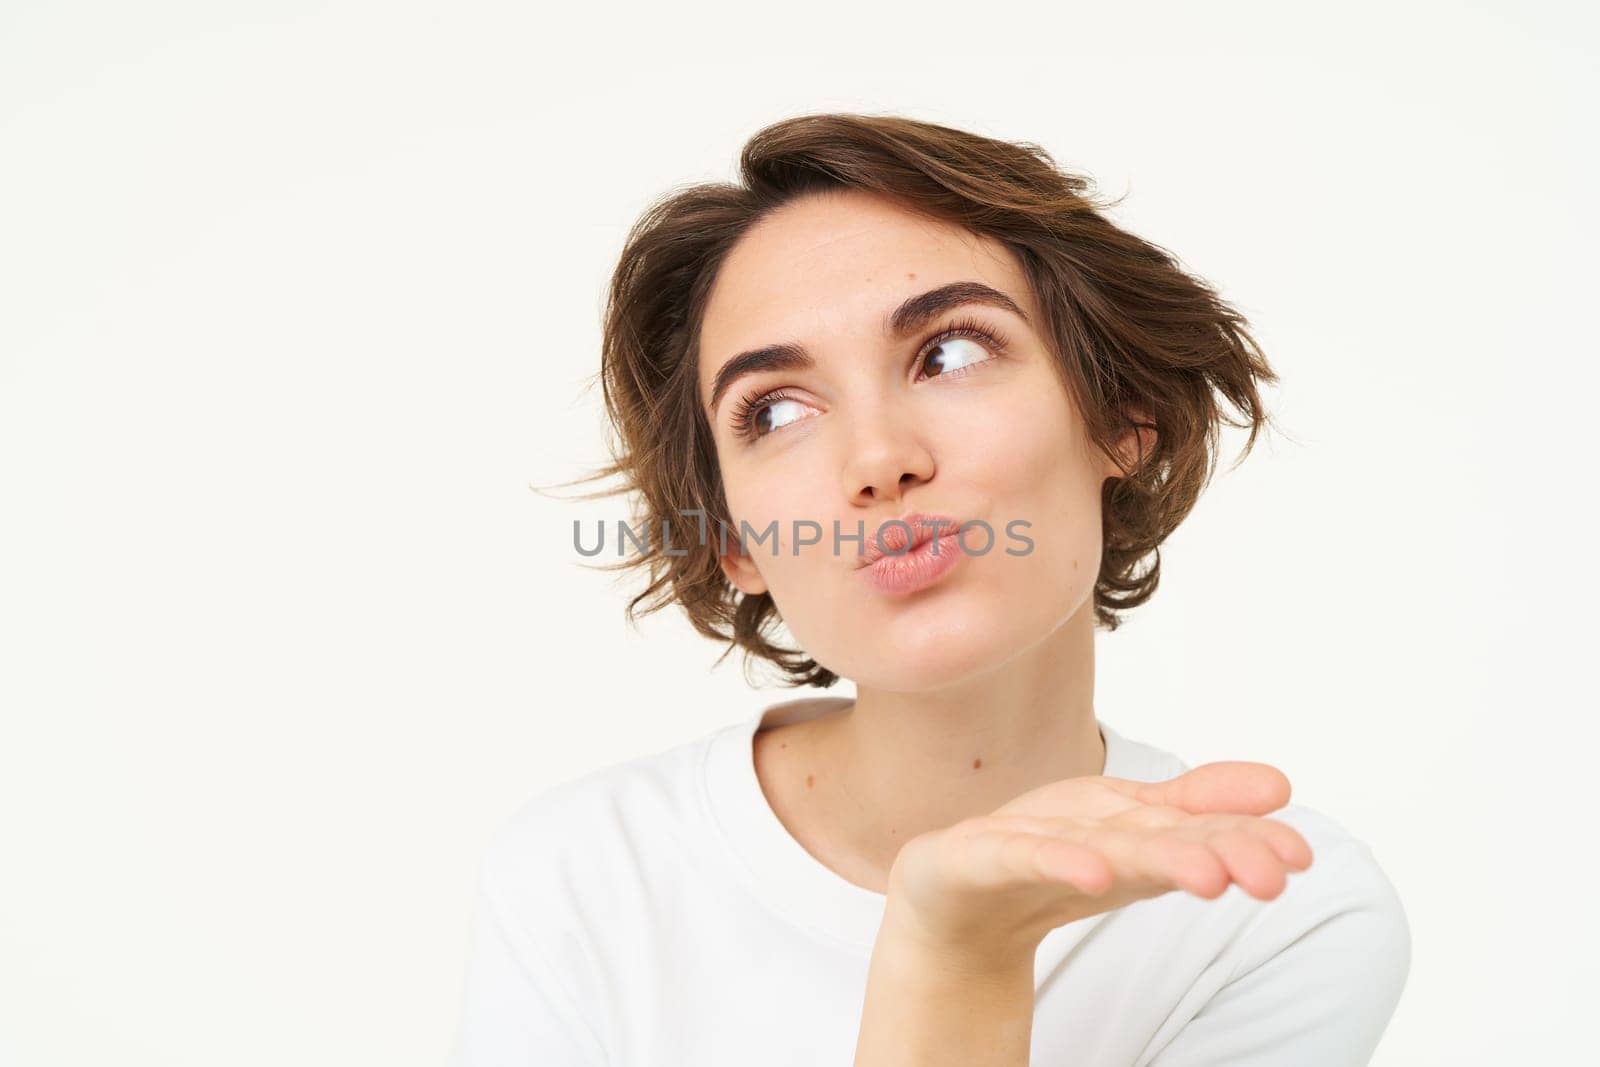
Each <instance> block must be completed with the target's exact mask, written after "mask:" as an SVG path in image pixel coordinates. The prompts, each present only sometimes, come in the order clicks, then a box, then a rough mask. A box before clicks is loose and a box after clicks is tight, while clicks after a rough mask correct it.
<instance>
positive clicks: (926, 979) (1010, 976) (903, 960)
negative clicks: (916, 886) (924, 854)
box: [855, 910, 1038, 1067]
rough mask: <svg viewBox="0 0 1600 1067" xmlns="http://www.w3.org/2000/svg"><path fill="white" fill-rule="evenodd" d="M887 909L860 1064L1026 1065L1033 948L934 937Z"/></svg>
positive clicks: (875, 954)
mask: <svg viewBox="0 0 1600 1067" xmlns="http://www.w3.org/2000/svg"><path fill="white" fill-rule="evenodd" d="M904 919H905V917H904V916H902V915H901V914H900V913H898V912H895V913H894V914H891V913H890V910H886V912H885V916H884V923H883V925H882V926H881V927H880V929H879V932H878V938H877V941H876V942H875V943H874V945H873V950H872V961H871V964H870V966H869V968H868V973H867V990H866V1001H865V1004H864V1005H863V1010H862V1017H861V1030H860V1033H859V1035H858V1036H857V1042H856V1057H855V1067H912V1065H915V1067H943V1065H946V1064H948V1065H950V1067H955V1065H957V1064H959V1065H962V1067H966V1065H969V1064H972V1063H983V1064H986V1065H993V1067H1012V1065H1014V1067H1025V1065H1026V1064H1027V1062H1028V1053H1029V1047H1030V1043H1031V1040H1032V1035H1033V999H1034V989H1033V968H1034V953H1033V950H1034V949H1036V948H1037V947H1038V946H1037V944H1035V945H1033V946H1032V947H1031V948H1027V947H1024V946H1021V945H1016V946H998V945H986V946H970V945H954V944H946V943H943V942H940V941H937V940H930V939H929V938H927V937H926V936H925V934H924V933H923V932H922V931H920V930H918V929H917V928H916V927H915V926H914V924H908V923H906V922H905V921H904Z"/></svg>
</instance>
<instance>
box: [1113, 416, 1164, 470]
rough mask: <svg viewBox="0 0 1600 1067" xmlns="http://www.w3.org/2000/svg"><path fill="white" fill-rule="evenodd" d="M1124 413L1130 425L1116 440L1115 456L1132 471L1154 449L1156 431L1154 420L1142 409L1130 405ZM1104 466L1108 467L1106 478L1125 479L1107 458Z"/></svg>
mask: <svg viewBox="0 0 1600 1067" xmlns="http://www.w3.org/2000/svg"><path fill="white" fill-rule="evenodd" d="M1124 411H1125V412H1126V414H1127V418H1128V421H1129V423H1130V424H1131V425H1129V426H1128V428H1127V429H1125V430H1124V431H1123V432H1122V434H1121V436H1120V437H1118V438H1117V454H1118V456H1119V457H1120V458H1121V460H1122V462H1123V465H1124V466H1125V467H1126V468H1127V469H1129V470H1133V469H1135V468H1137V467H1138V466H1139V464H1140V463H1141V462H1142V461H1143V459H1144V457H1145V456H1148V455H1149V454H1150V452H1151V450H1152V449H1154V448H1155V443H1156V429H1155V425H1154V420H1153V419H1151V418H1150V415H1149V413H1148V412H1146V411H1145V410H1144V408H1142V407H1139V406H1138V405H1135V404H1130V405H1128V406H1127V407H1126V408H1125V409H1124ZM1106 465H1107V467H1108V470H1107V471H1106V476H1107V477H1108V478H1121V477H1125V476H1124V475H1123V473H1122V471H1120V470H1118V469H1117V467H1116V464H1115V462H1113V461H1112V460H1111V459H1110V458H1109V457H1107V460H1106Z"/></svg>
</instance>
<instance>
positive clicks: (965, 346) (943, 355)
mask: <svg viewBox="0 0 1600 1067" xmlns="http://www.w3.org/2000/svg"><path fill="white" fill-rule="evenodd" d="M990 358H993V357H991V356H990V355H989V353H988V351H987V350H985V349H984V347H983V346H982V345H980V344H979V343H978V342H976V341H974V340H972V339H971V338H968V337H948V338H946V339H945V340H943V341H940V342H939V343H938V345H936V346H935V347H934V349H933V351H931V352H929V353H928V357H927V358H926V359H925V360H923V363H922V365H923V366H924V367H926V368H928V370H929V375H928V376H929V377H930V378H932V377H937V376H938V375H940V374H947V373H949V372H950V371H954V370H960V369H961V368H962V367H965V366H969V365H970V364H973V363H982V362H983V361H984V360H985V359H990ZM935 368H937V369H935Z"/></svg>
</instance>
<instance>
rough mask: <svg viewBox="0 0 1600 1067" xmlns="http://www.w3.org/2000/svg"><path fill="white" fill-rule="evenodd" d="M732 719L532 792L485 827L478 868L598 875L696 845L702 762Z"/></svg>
mask: <svg viewBox="0 0 1600 1067" xmlns="http://www.w3.org/2000/svg"><path fill="white" fill-rule="evenodd" d="M736 727H737V724H734V725H732V726H723V727H718V728H716V729H714V730H710V731H706V732H702V733H700V734H699V735H697V736H694V737H692V738H690V739H688V740H685V741H681V742H677V743H674V744H672V745H670V746H669V747H666V748H662V749H659V750H657V751H653V752H649V753H646V754H643V755H640V756H635V757H632V758H629V759H625V760H620V761H616V762H613V763H609V764H606V765H604V766H601V767H598V768H595V769H592V770H589V771H585V772H583V773H580V774H578V775H576V776H573V777H571V778H568V779H565V780H563V781H560V782H556V783H554V784H550V785H546V786H544V787H542V788H540V789H538V790H537V791H536V792H534V793H532V794H531V795H529V796H528V797H526V799H524V800H523V801H522V802H521V803H520V804H518V805H517V806H516V807H515V808H513V809H512V810H511V811H510V812H509V813H508V814H506V815H504V816H502V817H501V818H500V820H499V821H498V823H496V824H495V825H494V826H493V827H492V829H491V830H490V832H489V837H488V842H487V844H486V846H485V849H484V851H483V858H482V863H483V870H484V874H485V876H486V877H487V878H488V879H489V880H490V881H491V882H497V883H501V884H512V885H516V886H518V887H520V888H522V889H523V890H525V891H527V890H531V888H532V887H533V886H535V885H549V884H561V885H564V886H566V887H568V888H573V887H576V886H577V885H579V884H587V883H593V882H603V881H604V880H605V879H606V877H607V876H608V872H609V873H610V874H615V873H617V872H618V870H619V866H620V865H622V864H627V865H629V866H635V867H636V866H638V865H640V864H648V863H650V862H651V860H652V859H653V858H654V857H672V856H680V857H681V856H682V855H683V854H684V853H685V852H696V851H698V850H699V848H700V842H699V840H698V838H699V836H701V831H702V829H703V822H704V820H703V817H702V816H703V811H704V804H703V801H702V799H701V791H702V777H701V776H702V762H703V760H704V758H705V756H706V753H707V750H708V747H709V746H710V744H711V743H712V741H713V740H714V739H715V738H716V737H717V736H719V735H720V734H721V733H723V732H724V731H726V730H730V729H734V728H736Z"/></svg>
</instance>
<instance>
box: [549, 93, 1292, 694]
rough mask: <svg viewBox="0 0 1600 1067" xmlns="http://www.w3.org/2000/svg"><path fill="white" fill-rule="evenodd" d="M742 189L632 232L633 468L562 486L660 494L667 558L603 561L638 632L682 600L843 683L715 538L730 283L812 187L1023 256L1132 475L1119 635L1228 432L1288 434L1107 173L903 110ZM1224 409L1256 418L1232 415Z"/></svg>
mask: <svg viewBox="0 0 1600 1067" xmlns="http://www.w3.org/2000/svg"><path fill="white" fill-rule="evenodd" d="M738 177H739V182H738V184H727V183H720V182H718V183H704V184H698V185H692V186H688V187H683V188H679V189H676V190H675V191H672V192H670V193H668V194H666V195H664V196H662V197H661V198H659V199H657V200H656V201H655V202H654V203H653V204H651V205H650V206H649V207H648V208H647V209H646V210H645V211H644V213H643V214H642V215H641V216H640V217H639V219H638V220H637V221H636V222H635V224H634V225H633V227H632V229H631V230H630V231H629V233H628V236H627V239H626V242H625V244H624V247H623V250H622V254H621V257H620V260H619V262H618V263H617V266H616V269H615V272H614V274H613V275H612V278H611V284H610V289H609V295H608V299H607V305H606V309H605V314H604V324H603V334H602V345H601V365H600V370H599V371H598V373H597V375H596V378H597V379H598V380H599V382H600V384H601V386H602V389H603V391H604V396H605V407H606V412H607V414H608V416H609V420H610V451H611V454H612V458H613V462H611V463H609V464H607V465H606V466H604V467H602V468H600V469H599V470H597V471H595V472H594V473H593V474H591V475H588V476H587V477H584V478H580V479H577V480H576V482H568V483H563V484H566V485H572V484H579V483H582V482H587V481H592V480H594V479H600V478H608V477H611V476H613V475H620V476H621V477H622V479H623V484H622V485H621V486H620V487H618V488H614V489H610V490H605V491H602V492H599V493H591V494H588V495H587V496H586V497H583V498H582V499H588V498H590V497H594V496H610V495H613V494H615V493H621V492H632V493H635V494H637V496H638V497H639V498H641V500H642V503H643V513H642V514H641V515H638V516H636V517H635V518H634V519H633V520H632V521H631V522H630V528H632V527H635V526H637V525H638V524H639V523H647V524H648V525H646V526H644V529H645V530H648V531H649V536H648V541H647V544H646V545H645V546H644V549H643V550H642V551H639V552H635V553H633V554H631V555H630V556H629V557H628V558H627V559H625V560H624V561H622V562H620V563H618V564H614V565H612V566H609V567H604V568H602V569H606V570H614V569H633V568H643V569H644V570H645V571H646V572H647V573H648V576H649V579H650V580H649V584H648V586H647V587H646V588H645V589H644V590H643V591H642V592H640V593H639V594H638V595H637V596H635V597H634V598H633V599H632V600H631V601H630V602H629V604H628V607H627V612H626V615H627V618H628V620H629V622H630V623H636V622H637V619H638V618H639V617H640V616H641V615H646V614H650V613H653V612H655V611H658V610H660V609H661V608H663V607H666V606H668V605H669V604H671V603H674V602H676V603H678V604H681V605H682V606H683V609H684V611H685V612H686V613H687V614H688V617H689V621H690V623H691V624H692V625H693V626H694V628H695V629H696V630H697V631H699V632H700V633H702V634H704V635H706V636H707V637H711V638H714V639H717V640H719V641H727V642H729V644H728V648H727V649H726V650H725V651H724V652H723V658H725V657H726V656H727V654H728V653H729V652H731V651H733V649H734V648H736V647H737V648H743V649H744V650H745V666H746V672H747V677H748V668H749V665H750V660H751V658H752V657H754V658H758V659H763V660H767V661H770V662H771V663H773V664H775V665H776V666H777V667H778V668H779V670H780V671H781V672H782V673H783V678H782V681H783V684H786V685H788V686H800V685H811V686H819V687H826V686H830V685H832V684H833V683H834V682H835V681H837V680H838V675H836V674H834V673H833V672H832V671H830V670H828V669H827V668H826V667H823V666H822V665H821V664H819V663H818V662H817V661H816V660H814V659H812V658H810V657H809V656H807V655H806V654H805V652H803V651H802V650H799V649H791V648H786V647H782V646H781V645H779V644H776V643H775V642H774V641H773V637H774V634H773V630H774V629H775V628H776V627H777V626H779V625H781V618H780V616H779V614H778V611H777V607H776V605H775V604H774V603H773V600H772V597H771V595H770V594H768V593H762V594H760V595H757V596H750V595H746V594H744V593H741V592H740V591H739V590H738V589H736V588H735V587H734V586H733V584H732V583H731V582H729V581H728V579H727V576H726V575H725V574H724V573H723V571H722V569H721V567H720V565H719V563H718V550H717V544H718V538H717V536H715V535H714V534H713V535H711V536H707V535H706V532H707V530H708V529H712V530H716V529H723V528H727V529H729V530H730V531H731V530H733V529H734V527H735V523H734V521H733V519H732V518H731V517H730V516H729V514H728V508H727V503H726V500H725V498H724V494H723V487H722V480H721V472H720V470H719V469H718V463H717V453H716V447H715V444H714V441H713V439H712V435H711V428H710V426H709V425H708V423H707V420H706V416H705V413H704V411H703V409H702V406H701V404H700V402H699V386H698V380H699V379H698V374H697V364H698V356H699V353H698V346H699V333H700V324H701V321H702V316H703V315H704V313H705V308H706V302H707V298H708V294H709V293H710V291H711V286H712V282H713V280H714V279H715V278H716V275H717V270H718V268H719V266H720V265H721V263H722V262H723V259H724V257H725V256H727V254H728V252H729V250H730V249H732V248H733V246H734V244H735V243H736V242H737V241H738V240H739V239H740V237H741V236H743V235H744V234H745V233H746V232H747V231H748V230H749V229H750V228H751V227H752V226H753V225H754V224H755V223H757V222H758V221H760V220H761V219H762V218H763V217H764V216H766V215H767V214H769V213H770V212H772V211H773V210H775V209H777V208H779V207H781V206H782V205H784V204H786V203H789V202H790V201H793V200H795V199H796V198H799V197H802V196H805V195H806V194H808V193H812V192H821V191H828V190H843V189H858V190H864V191H867V192H871V193H876V194H880V195H884V196H887V197H889V198H891V199H892V200H893V201H895V202H896V203H897V204H899V205H901V206H903V207H904V208H906V209H907V210H911V211H915V212H919V213H922V214H924V215H927V216H932V217H935V218H938V219H942V220H946V221H948V222H951V223H955V224H958V225H960V226H963V227H965V228H966V229H968V230H969V231H972V232H974V233H977V234H980V235H984V236H987V237H990V238H993V239H995V240H996V241H999V242H1000V243H1002V244H1003V245H1005V246H1006V247H1007V248H1009V249H1010V250H1011V252H1013V253H1014V254H1015V255H1016V256H1017V258H1018V260H1019V261H1020V262H1021V266H1022V269H1023V271H1024V272H1025V273H1026V276H1027V278H1028V280H1029V283H1030V285H1031V286H1032V288H1033V294H1034V297H1035V299H1036V300H1037V302H1038V305H1039V307H1040V309H1041V311H1042V313H1043V323H1042V326H1043V330H1042V332H1043V334H1044V340H1045V342H1046V344H1047V345H1048V346H1049V347H1050V348H1051V350H1052V354H1053V355H1054V356H1055V358H1056V360H1057V362H1058V364H1059V368H1058V369H1059V371H1060V373H1061V378H1062V381H1063V383H1064V384H1065V386H1066V388H1067V390H1068V392H1069V394H1070V396H1071V398H1072V400H1073V401H1074V402H1075V403H1076V405H1077V407H1078V408H1079V410H1080V411H1081V413H1082V416H1083V419H1084V422H1085V426H1086V429H1087V432H1088V434H1089V436H1090V439H1091V440H1092V441H1093V443H1094V444H1095V445H1097V446H1098V447H1099V448H1101V449H1102V450H1103V451H1105V452H1106V453H1107V454H1108V455H1110V456H1112V457H1113V458H1114V459H1115V462H1116V463H1117V466H1118V469H1119V470H1122V471H1123V472H1124V476H1123V477H1120V478H1110V479H1107V481H1106V482H1105V484H1104V486H1103V487H1102V497H1101V502H1102V506H1103V537H1104V551H1103V555H1102V558H1101V563H1100V571H1099V575H1098V577H1097V579H1096V582H1095V588H1094V614H1095V620H1096V624H1097V625H1099V626H1102V627H1103V628H1105V629H1108V630H1115V629H1116V628H1117V626H1118V625H1119V621H1120V620H1119V613H1122V612H1126V611H1127V610H1128V609H1130V608H1132V607H1135V606H1136V605H1138V604H1141V603H1143V602H1144V601H1146V600H1148V599H1149V598H1150V596H1151V594H1153V593H1154V592H1155V590H1156V586H1157V584H1158V583H1159V581H1160V575H1161V555H1160V550H1159V549H1160V545H1161V544H1162V543H1163V542H1164V541H1165V540H1166V538H1167V536H1168V535H1169V534H1171V533H1172V532H1173V530H1175V529H1176V528H1177V526H1178V524H1179V523H1180V522H1182V521H1183V519H1184V518H1185V517H1186V516H1187V515H1188V514H1189V512H1190V510H1191V509H1192V508H1193V507H1194V504H1195V502H1196V500H1197V499H1198V498H1199V495H1200V492H1201V490H1202V489H1203V488H1204V487H1205V486H1206V484H1207V483H1208V482H1209V481H1210V479H1211V477H1212V474H1213V473H1214V471H1215V468H1216V460H1217V446H1218V441H1219V436H1220V435H1219V428H1220V425H1221V424H1222V423H1223V422H1226V423H1227V424H1228V425H1230V426H1236V427H1240V428H1245V429H1248V430H1249V437H1248V438H1247V439H1246V441H1245V444H1244V447H1243V450H1242V452H1241V454H1240V457H1239V459H1240V460H1242V459H1243V458H1244V456H1245V455H1246V454H1248V453H1249V451H1250V449H1251V447H1252V446H1253V445H1254V443H1255V440H1256V436H1257V433H1258V431H1260V430H1261V429H1262V428H1264V427H1266V426H1267V425H1268V424H1270V423H1271V418H1270V416H1269V415H1268V413H1267V412H1266V411H1265V410H1264V408H1263V405H1262V402H1261V398H1260V396H1259V394H1258V392H1257V385H1258V383H1262V382H1266V383H1275V382H1277V380H1278V379H1277V376H1276V374H1275V373H1274V372H1273V371H1272V369H1271V368H1270V367H1269V366H1268V365H1267V362H1266V359H1265V356H1264V355H1263V354H1262V352H1261V349H1260V347H1259V346H1258V345H1257V343H1256V341H1255V340H1254V338H1252V337H1251V335H1250V334H1249V332H1247V328H1246V327H1247V325H1248V324H1247V323H1246V321H1245V319H1244V318H1243V316H1241V315H1240V314H1239V313H1238V312H1237V311H1235V310H1234V309H1233V308H1232V307H1231V306H1229V305H1228V304H1227V303H1225V302H1224V301H1223V300H1222V299H1221V297H1220V296H1219V295H1218V294H1217V292H1216V291H1215V290H1214V289H1213V288H1212V287H1211V286H1209V285H1208V284H1207V283H1206V282H1204V281H1202V280H1201V279H1199V278H1197V277H1194V276H1193V275H1191V274H1189V273H1188V272H1187V271H1185V270H1184V269H1183V268H1182V267H1181V266H1180V265H1179V263H1178V261H1177V259H1176V258H1175V257H1174V256H1173V255H1172V254H1171V253H1169V252H1167V251H1165V250H1164V249H1162V248H1159V247H1157V246H1156V245H1153V244H1151V243H1150V242H1148V241H1145V240H1143V239H1141V238H1139V237H1136V236H1134V235H1133V234H1131V233H1128V232H1127V231H1125V230H1122V229H1120V228H1118V227H1117V226H1116V225H1114V224H1113V223H1112V222H1111V221H1109V220H1108V219H1107V218H1106V217H1105V216H1104V215H1103V214H1101V212H1102V211H1103V210H1104V209H1106V208H1108V207H1113V206H1115V202H1114V201H1100V200H1099V199H1098V198H1097V196H1096V194H1095V193H1094V192H1092V186H1091V183H1090V181H1089V179H1087V178H1085V177H1082V176H1079V175H1077V174H1073V173H1071V172H1068V171H1066V170H1064V169H1062V168H1060V167H1058V166H1057V165H1056V164H1055V162H1054V160H1053V159H1052V157H1051V156H1050V155H1049V153H1047V152H1046V151H1045V150H1044V149H1042V148H1040V147H1039V146H1037V145H1035V144H1032V143H1031V142H1008V141H1003V140H996V139H992V138H989V137H985V136H981V135H978V134H975V133H970V132H966V131H963V130H959V129H953V128H950V127H948V126H942V125H937V124H934V123H929V122H923V121H918V120H914V119H910V118H905V117H899V116H878V115H864V114H813V115H802V116H799V117H795V118H790V119H786V120H784V121H781V122H777V123H774V124H772V125H770V126H767V127H765V128H764V129H762V130H760V131H758V132H757V133H756V134H755V135H754V136H753V137H751V138H750V140H749V141H748V142H747V143H746V144H745V145H744V148H743V149H742V151H741V152H740V155H739V175H738ZM592 384H593V381H592V380H591V386H592ZM1221 398H1225V399H1226V400H1227V401H1228V403H1229V404H1231V405H1232V407H1233V408H1234V409H1236V410H1237V411H1238V412H1239V413H1240V415H1241V418H1239V419H1234V418H1231V417H1229V416H1228V415H1227V414H1225V413H1224V411H1223V410H1222V407H1221V404H1220V402H1219V400H1220V399H1221ZM1132 409H1137V410H1138V411H1139V412H1140V413H1142V414H1143V415H1144V416H1146V417H1147V418H1148V420H1149V421H1140V420H1136V419H1135V418H1133V417H1132ZM1134 426H1142V427H1145V428H1148V429H1153V430H1154V431H1155V432H1154V434H1153V435H1142V436H1153V443H1152V444H1151V446H1150V447H1142V448H1141V450H1140V457H1139V460H1138V461H1137V462H1136V463H1135V464H1133V465H1132V466H1131V467H1130V466H1128V465H1126V464H1124V463H1123V462H1122V461H1121V458H1120V457H1118V453H1117V451H1116V449H1115V442H1116V441H1117V439H1118V438H1119V437H1120V436H1122V435H1123V434H1124V433H1125V432H1126V431H1127V430H1128V429H1129V428H1131V427H1134ZM1235 465H1237V462H1236V464H1235ZM696 511H698V512H699V513H700V514H699V515H696V514H695V512H696ZM718 523H721V524H724V526H718V525H717V524H718ZM663 530H664V531H666V532H667V535H668V538H669V543H670V545H673V546H678V547H677V548H675V549H674V550H673V551H672V552H670V553H669V552H664V551H661V547H662V546H661V532H662V531H663ZM685 548H686V549H687V553H686V554H682V553H683V550H684V549H685ZM718 662H721V658H719V660H718Z"/></svg>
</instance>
